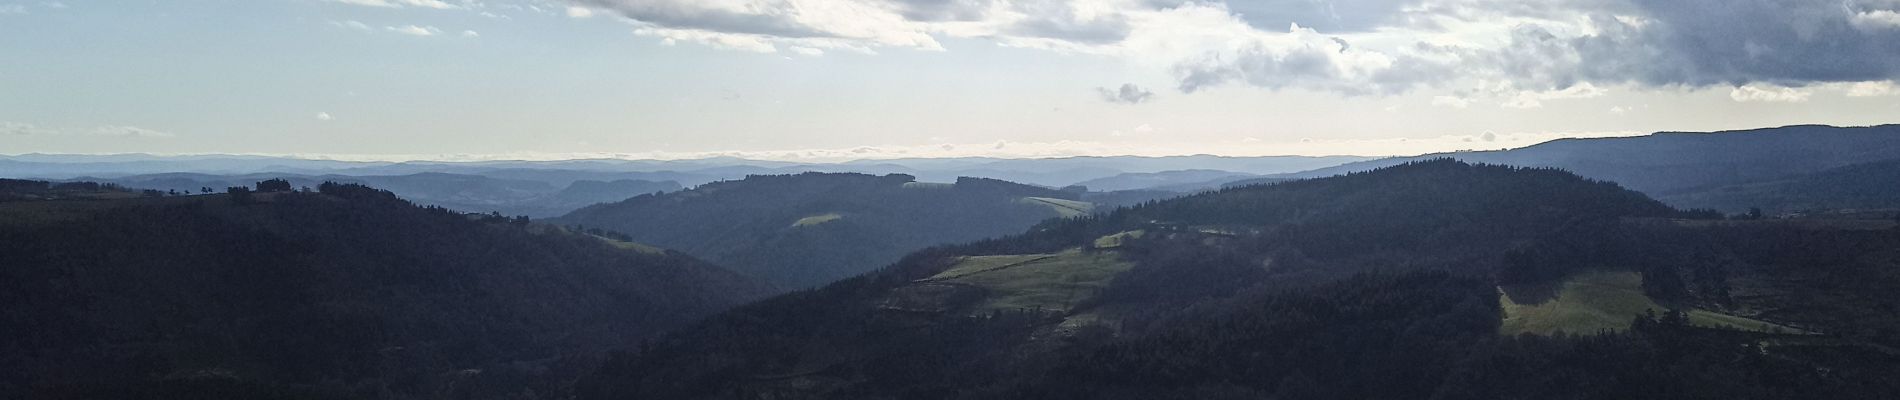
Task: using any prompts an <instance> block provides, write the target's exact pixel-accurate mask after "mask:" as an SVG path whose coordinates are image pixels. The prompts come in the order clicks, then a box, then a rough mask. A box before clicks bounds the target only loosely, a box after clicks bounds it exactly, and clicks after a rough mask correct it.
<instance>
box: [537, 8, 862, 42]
mask: <svg viewBox="0 0 1900 400" xmlns="http://www.w3.org/2000/svg"><path fill="white" fill-rule="evenodd" d="M568 1H569V2H572V3H575V4H578V5H582V6H589V7H593V8H598V9H603V10H609V11H613V12H614V13H617V14H620V15H621V16H623V17H627V18H628V19H632V20H635V21H640V22H645V23H650V24H654V25H659V26H663V27H667V28H674V29H698V30H705V31H711V32H720V33H741V34H752V35H765V36H775V37H783V38H826V37H836V35H833V34H831V33H830V32H827V31H826V30H825V29H824V27H816V26H809V25H806V24H803V23H800V22H799V21H798V20H797V19H796V18H795V15H794V14H795V13H796V12H797V10H798V9H797V7H794V6H793V5H792V4H790V3H788V2H785V1H783V0H774V1H770V2H768V3H769V4H764V5H760V6H757V7H748V8H747V9H746V11H748V12H735V11H732V10H725V9H720V8H716V7H707V6H705V5H703V4H698V3H697V2H695V1H692V0H568Z"/></svg>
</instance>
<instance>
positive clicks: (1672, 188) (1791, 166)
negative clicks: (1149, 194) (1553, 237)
mask: <svg viewBox="0 0 1900 400" xmlns="http://www.w3.org/2000/svg"><path fill="white" fill-rule="evenodd" d="M1432 158H1455V159H1458V160H1463V161H1466V162H1474V163H1489V164H1502V165H1516V166H1525V167H1551V168H1560V169H1563V170H1566V171H1570V172H1573V173H1576V174H1577V175H1581V176H1584V177H1588V178H1593V179H1602V180H1608V181H1613V182H1616V183H1620V184H1622V185H1623V186H1625V187H1628V188H1631V189H1636V190H1638V191H1642V192H1644V193H1649V194H1651V195H1656V196H1667V195H1669V194H1672V193H1675V192H1678V191H1683V190H1690V189H1696V188H1703V187H1711V186H1721V185H1732V184H1739V183H1747V182H1755V181H1762V180H1770V179H1779V178H1787V177H1793V176H1797V175H1802V174H1808V173H1813V172H1819V171H1821V170H1825V169H1829V168H1837V167H1844V166H1848V165H1853V164H1860V163H1867V162H1875V161H1885V160H1893V159H1900V125H1880V126H1870V127H1832V126H1821V125H1797V126H1786V127H1780V128H1763V129H1750V130H1739V131H1722V132H1707V133H1696V132H1660V133H1654V134H1650V135H1646V136H1635V137H1619V138H1593V139H1558V140H1553V141H1549V142H1545V143H1541V144H1537V145H1534V146H1530V147H1524V148H1519V149H1512V150H1498V151H1475V152H1458V153H1444V154H1427V155H1422V156H1417V157H1395V158H1386V159H1379V160H1370V161H1360V162H1353V163H1347V164H1342V165H1338V166H1333V167H1327V168H1320V169H1315V170H1311V171H1304V172H1299V173H1293V174H1279V175H1275V176H1276V177H1282V178H1316V177H1324V176H1332V175H1339V174H1344V173H1349V172H1358V171H1367V170H1372V169H1376V168H1381V167H1386V166H1392V165H1398V164H1403V163H1407V162H1412V161H1418V160H1425V159H1432Z"/></svg>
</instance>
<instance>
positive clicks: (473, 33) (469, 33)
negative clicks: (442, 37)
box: [462, 31, 482, 37]
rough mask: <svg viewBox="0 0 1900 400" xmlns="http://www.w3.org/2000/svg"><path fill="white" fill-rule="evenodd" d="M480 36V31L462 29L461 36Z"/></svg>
mask: <svg viewBox="0 0 1900 400" xmlns="http://www.w3.org/2000/svg"><path fill="white" fill-rule="evenodd" d="M481 36H482V34H481V32H476V31H462V37H481Z"/></svg>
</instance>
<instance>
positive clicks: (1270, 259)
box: [578, 160, 1900, 399]
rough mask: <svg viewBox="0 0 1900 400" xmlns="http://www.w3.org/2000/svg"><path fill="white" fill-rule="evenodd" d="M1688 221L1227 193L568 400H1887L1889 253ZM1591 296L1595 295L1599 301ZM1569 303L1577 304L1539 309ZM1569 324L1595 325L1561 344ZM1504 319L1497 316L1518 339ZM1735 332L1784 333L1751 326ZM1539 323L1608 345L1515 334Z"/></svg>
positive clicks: (1814, 236) (1512, 190) (1332, 183)
mask: <svg viewBox="0 0 1900 400" xmlns="http://www.w3.org/2000/svg"><path fill="white" fill-rule="evenodd" d="M1693 218H1720V217H1719V216H1715V215H1710V214H1706V213H1701V214H1698V213H1684V212H1679V211H1676V210H1674V209H1671V208H1670V207H1668V206H1665V205H1663V204H1662V203H1659V202H1657V201H1654V200H1651V199H1649V198H1647V197H1645V196H1643V195H1642V194H1640V193H1637V192H1634V191H1630V190H1627V189H1623V188H1621V187H1619V186H1618V185H1616V184H1612V183H1606V182H1600V181H1591V180H1587V179H1583V178H1579V177H1577V176H1575V175H1572V174H1570V173H1567V172H1563V171H1560V170H1555V169H1544V168H1516V167H1503V166H1488V165H1471V164H1465V163H1462V162H1457V161H1452V160H1431V161H1424V162H1416V163H1408V164H1402V165H1397V166H1393V167H1388V168H1382V169H1377V170H1373V171H1368V172H1362V173H1352V174H1347V175H1344V176H1338V177H1331V178H1323V179H1312V180H1300V181H1291V182H1283V183H1276V184H1267V185H1255V186H1245V187H1235V188H1228V189H1223V190H1220V191H1215V192H1209V193H1203V194H1199V195H1192V196H1187V197H1182V198H1178V199H1172V200H1164V201H1160V202H1156V203H1151V204H1145V205H1141V206H1137V207H1132V208H1127V209H1121V210H1117V211H1113V212H1109V213H1106V214H1098V215H1096V216H1092V217H1085V218H1076V219H1065V220H1054V221H1050V222H1046V223H1044V224H1041V225H1039V226H1038V227H1036V228H1034V229H1032V230H1030V231H1029V232H1027V233H1024V234H1021V235H1017V236H1012V237H1007V238H1001V239H995V240H987V241H982V242H976V243H970V244H964V245H954V246H940V247H934V248H930V249H926V250H923V251H920V252H917V253H913V254H911V255H909V256H906V257H904V258H903V259H902V260H901V261H899V262H898V263H896V264H893V265H892V266H890V267H888V268H884V269H880V270H877V271H874V272H871V273H869V274H865V275H862V276H859V277H855V278H851V279H847V280H843V281H840V282H837V283H834V284H831V285H828V286H825V287H823V288H821V289H818V290H814V291H802V292H795V293H791V294H786V295H781V296H778V297H775V298H771V299H767V300H764V301H761V302H757V303H753V304H749V305H746V306H742V307H739V308H737V309H734V310H732V311H729V312H726V313H722V314H720V315H717V316H714V317H712V318H711V319H709V320H708V321H706V322H705V323H702V324H700V325H697V326H695V327H693V328H690V329H688V330H684V331H681V332H678V333H675V334H670V335H667V336H665V337H664V338H663V339H660V340H658V341H655V342H653V343H651V344H650V345H648V346H646V347H643V348H641V349H638V350H637V351H632V352H627V353H622V354H618V355H616V356H615V357H613V358H611V359H610V360H609V361H608V362H607V363H605V364H604V365H603V366H602V367H601V368H600V369H599V370H597V371H596V372H595V373H593V374H592V375H590V376H589V377H588V378H586V379H584V380H582V381H581V383H580V385H579V386H578V393H579V394H580V397H581V398H666V399H876V398H906V399H1206V398H1233V399H1243V398H1298V399H1372V398H1443V399H1462V398H1555V397H1562V398H1589V399H1598V398H1600V399H1617V398H1632V397H1645V396H1651V397H1654V396H1660V397H1664V398H1749V397H1764V398H1777V397H1814V396H1819V397H1840V398H1883V397H1889V396H1892V395H1894V394H1896V393H1900V385H1896V384H1895V383H1894V382H1893V381H1891V380H1890V379H1887V378H1885V377H1886V376H1890V372H1892V371H1895V370H1900V369H1896V368H1900V356H1896V355H1895V354H1893V353H1892V352H1886V351H1883V350H1881V349H1885V348H1888V347H1887V346H1890V343H1896V342H1900V340H1896V339H1900V330H1896V329H1893V328H1892V327H1893V326H1894V323H1895V322H1896V321H1900V318H1894V317H1893V316H1891V315H1888V316H1884V317H1882V316H1876V315H1877V314H1878V313H1879V312H1880V310H1885V309H1888V308H1889V307H1894V306H1897V305H1900V296H1892V295H1890V294H1887V292H1886V291H1884V290H1883V289H1879V288H1883V287H1893V286H1894V285H1897V284H1900V276H1895V275H1893V274H1891V273H1884V274H1883V273H1880V272H1877V271H1891V270H1892V268H1895V267H1900V259H1896V258H1894V257H1893V256H1894V255H1896V254H1895V253H1894V250H1893V249H1896V248H1900V246H1896V245H1900V232H1895V231H1891V230H1833V229H1818V230H1817V229H1810V228H1802V227H1798V226H1795V225H1790V224H1778V225H1747V226H1727V225H1722V224H1690V223H1678V222H1679V221H1691V220H1689V219H1693ZM1604 276H1607V277H1613V278H1614V279H1610V278H1604V279H1599V278H1597V277H1604ZM1629 278H1635V279H1636V280H1635V281H1631V280H1630V279H1629ZM1606 280H1607V281H1608V282H1613V283H1614V284H1615V285H1616V286H1613V287H1611V290H1607V291H1603V290H1599V291H1597V292H1598V293H1607V294H1605V295H1579V294H1576V293H1579V292H1575V291H1574V287H1575V285H1574V284H1575V283H1576V282H1582V283H1586V284H1587V283H1591V282H1599V281H1606ZM1566 285H1570V286H1566ZM1632 285H1633V286H1632ZM1506 286H1510V287H1512V288H1513V289H1511V290H1512V292H1513V295H1512V296H1510V297H1506V296H1505V293H1504V288H1505V287H1506ZM1525 287H1531V288H1533V289H1524V288H1525ZM1538 287H1544V288H1548V289H1546V290H1541V291H1540V290H1536V289H1535V288H1538ZM1565 288H1572V289H1565ZM1567 290H1572V291H1567ZM1632 291H1633V292H1632ZM1540 293H1541V294H1540ZM1566 295H1569V296H1574V297H1575V298H1567V299H1559V298H1557V297H1561V296H1566ZM1560 301H1561V302H1560ZM1629 304H1635V305H1637V306H1639V307H1644V308H1647V307H1650V306H1652V305H1653V306H1655V307H1667V309H1661V310H1642V311H1638V310H1633V309H1632V308H1631V307H1630V306H1629ZM1507 306H1508V307H1507ZM1533 307H1549V308H1550V310H1549V311H1545V310H1542V309H1537V308H1533ZM1511 310H1515V312H1516V313H1515V314H1507V312H1510V311H1511ZM1566 310H1581V312H1597V313H1606V314H1604V317H1603V318H1607V319H1590V320H1587V321H1585V322H1568V321H1571V319H1569V318H1571V317H1570V315H1572V314H1571V312H1570V311H1566ZM1507 315H1514V316H1516V318H1517V320H1516V321H1514V322H1512V324H1515V325H1513V326H1514V327H1510V328H1507V325H1506V321H1505V318H1506V317H1507ZM1542 318H1553V319H1542ZM1619 320H1620V321H1624V323H1617V322H1615V321H1619ZM1711 320H1722V321H1729V322H1730V323H1728V324H1711V323H1707V321H1711ZM1603 321H1610V322H1603ZM1697 321H1703V322H1701V323H1698V322H1697ZM1752 322H1761V323H1763V324H1756V326H1755V327H1759V326H1765V325H1764V324H1765V323H1770V322H1772V323H1774V324H1776V326H1786V327H1798V328H1799V329H1802V331H1800V332H1778V331H1775V330H1772V329H1751V327H1750V326H1748V325H1749V324H1750V323H1752ZM1565 324H1571V325H1565ZM1550 326H1557V327H1561V326H1576V327H1585V326H1591V327H1603V328H1605V330H1599V331H1593V332H1583V333H1590V334H1591V335H1589V336H1571V335H1568V334H1552V335H1540V334H1538V333H1554V330H1548V329H1542V328H1525V327H1550ZM1520 332H1530V333H1531V334H1524V335H1519V334H1516V333H1520ZM1817 332H1819V333H1817ZM1828 332H1843V333H1839V334H1835V333H1828ZM1844 332H1854V333H1852V334H1846V333H1844ZM1739 376H1746V377H1749V378H1747V379H1738V378H1736V377H1739Z"/></svg>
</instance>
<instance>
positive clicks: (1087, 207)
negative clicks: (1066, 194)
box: [1016, 197, 1095, 218]
mask: <svg viewBox="0 0 1900 400" xmlns="http://www.w3.org/2000/svg"><path fill="white" fill-rule="evenodd" d="M1016 201H1019V202H1023V203H1028V204H1035V205H1041V206H1047V207H1049V208H1050V209H1052V210H1055V212H1056V214H1058V215H1061V216H1062V217H1063V218H1069V217H1078V216H1083V215H1089V213H1090V212H1094V211H1095V204H1094V203H1089V202H1085V201H1075V200H1063V199H1056V198H1048V197H1024V198H1021V199H1017V200H1016Z"/></svg>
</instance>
